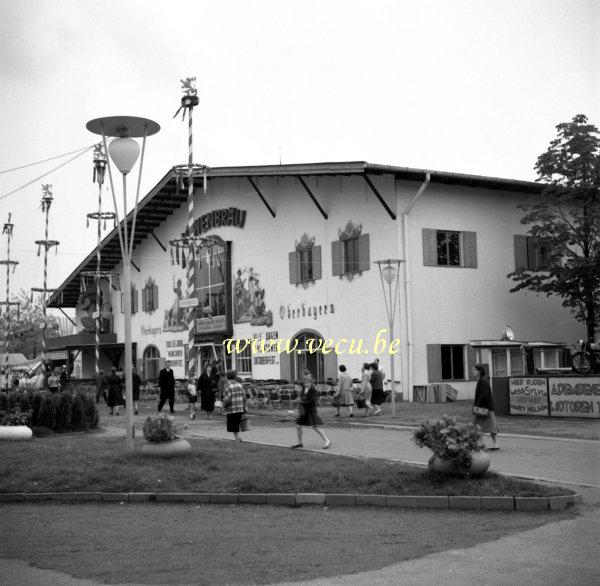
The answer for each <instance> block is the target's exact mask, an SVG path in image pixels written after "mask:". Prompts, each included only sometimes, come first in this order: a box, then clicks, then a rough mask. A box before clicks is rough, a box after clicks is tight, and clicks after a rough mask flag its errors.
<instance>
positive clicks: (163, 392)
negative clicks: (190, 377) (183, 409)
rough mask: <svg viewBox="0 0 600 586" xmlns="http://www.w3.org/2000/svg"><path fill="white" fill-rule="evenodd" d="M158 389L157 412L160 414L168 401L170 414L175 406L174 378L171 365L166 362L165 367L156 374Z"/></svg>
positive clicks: (173, 411)
mask: <svg viewBox="0 0 600 586" xmlns="http://www.w3.org/2000/svg"><path fill="white" fill-rule="evenodd" d="M158 388H159V389H160V401H159V403H158V412H159V413H160V412H161V409H162V408H163V405H164V404H165V403H166V402H167V399H168V400H169V408H170V410H171V413H175V410H174V409H173V407H174V404H175V376H174V375H173V371H172V370H171V363H170V362H169V361H168V360H167V362H166V363H165V367H164V368H163V369H162V370H161V371H160V372H159V373H158Z"/></svg>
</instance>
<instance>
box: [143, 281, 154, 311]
mask: <svg viewBox="0 0 600 586" xmlns="http://www.w3.org/2000/svg"><path fill="white" fill-rule="evenodd" d="M155 309H158V286H157V285H153V286H151V287H144V288H143V289H142V311H154V310H155Z"/></svg>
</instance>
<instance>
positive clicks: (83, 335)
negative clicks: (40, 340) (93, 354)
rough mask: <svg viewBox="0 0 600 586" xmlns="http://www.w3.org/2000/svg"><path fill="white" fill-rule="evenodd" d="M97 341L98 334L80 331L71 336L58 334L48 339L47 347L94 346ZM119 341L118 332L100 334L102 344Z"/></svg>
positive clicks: (51, 348) (50, 348) (49, 348)
mask: <svg viewBox="0 0 600 586" xmlns="http://www.w3.org/2000/svg"><path fill="white" fill-rule="evenodd" d="M95 343H96V334H94V333H89V332H80V333H78V334H71V335H70V336H58V337H56V338H47V339H46V348H47V349H48V350H53V349H58V348H81V347H82V346H94V344H95ZM116 343H117V334H115V333H110V334H100V345H101V346H104V345H110V344H116Z"/></svg>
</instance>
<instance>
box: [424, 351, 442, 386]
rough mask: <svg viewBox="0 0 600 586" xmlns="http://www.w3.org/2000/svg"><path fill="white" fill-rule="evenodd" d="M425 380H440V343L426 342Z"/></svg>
mask: <svg viewBox="0 0 600 586" xmlns="http://www.w3.org/2000/svg"><path fill="white" fill-rule="evenodd" d="M427 380H428V381H429V382H430V383H437V382H440V381H441V380H442V345H441V344H427Z"/></svg>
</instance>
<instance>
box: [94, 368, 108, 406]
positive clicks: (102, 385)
mask: <svg viewBox="0 0 600 586" xmlns="http://www.w3.org/2000/svg"><path fill="white" fill-rule="evenodd" d="M107 387H108V385H107V382H106V377H105V376H104V371H103V370H99V371H98V376H97V377H96V403H100V397H102V398H103V399H104V402H105V403H106V402H107V400H108V397H107V395H106V389H107Z"/></svg>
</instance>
